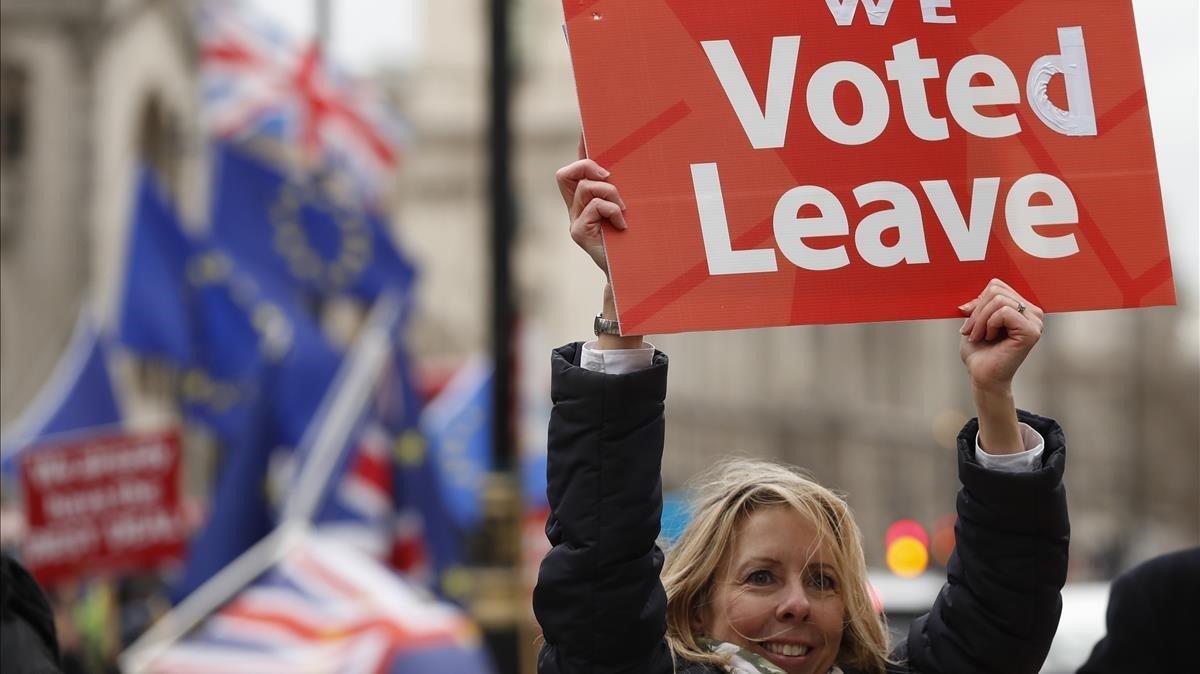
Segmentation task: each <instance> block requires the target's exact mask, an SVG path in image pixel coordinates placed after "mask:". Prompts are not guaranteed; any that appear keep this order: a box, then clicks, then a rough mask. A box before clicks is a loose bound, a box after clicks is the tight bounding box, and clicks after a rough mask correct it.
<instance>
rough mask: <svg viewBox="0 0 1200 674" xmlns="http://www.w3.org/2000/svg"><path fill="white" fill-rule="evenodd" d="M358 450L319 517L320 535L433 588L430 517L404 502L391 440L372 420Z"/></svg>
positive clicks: (384, 430) (357, 447)
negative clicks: (427, 521) (428, 531)
mask: <svg viewBox="0 0 1200 674" xmlns="http://www.w3.org/2000/svg"><path fill="white" fill-rule="evenodd" d="M400 442H403V440H401V441H400ZM355 444H356V446H355V447H354V448H353V449H352V450H351V451H352V452H353V454H352V456H351V458H350V463H349V465H348V466H347V468H346V472H345V474H344V475H343V476H342V477H341V479H340V480H338V481H336V482H335V483H334V487H333V488H334V490H335V491H334V493H333V494H332V496H331V498H330V501H329V503H328V505H327V506H326V508H325V509H324V510H323V511H322V512H321V513H319V516H318V522H317V524H318V526H319V527H320V530H321V531H323V532H326V533H328V534H330V535H332V536H336V537H337V538H338V539H339V540H341V541H342V542H344V543H346V544H348V545H352V546H354V547H356V548H358V549H359V550H361V551H362V552H365V553H366V554H368V555H370V556H371V557H373V558H374V559H377V560H379V561H383V562H387V563H389V564H390V565H391V566H392V568H394V569H396V570H397V571H399V572H401V573H403V574H405V576H407V577H408V578H410V579H411V580H415V581H417V582H420V583H422V584H428V583H430V582H431V581H432V580H433V578H432V577H431V573H432V570H431V569H430V566H429V552H428V550H427V549H426V545H425V537H424V535H423V534H424V531H425V517H424V515H423V513H421V512H420V510H419V509H418V508H417V507H416V504H415V503H406V502H405V500H406V499H403V498H398V495H397V493H396V487H397V485H396V474H395V471H396V464H395V457H394V454H395V450H394V448H393V444H394V443H393V441H392V438H391V436H390V435H389V433H388V432H387V430H386V429H385V428H383V427H382V426H381V425H380V424H379V423H377V422H375V421H373V420H372V421H368V422H367V424H366V425H365V426H364V427H363V429H362V430H361V431H360V432H359V434H358V439H357V440H356V441H355Z"/></svg>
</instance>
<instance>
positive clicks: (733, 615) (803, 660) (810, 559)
mask: <svg viewBox="0 0 1200 674" xmlns="http://www.w3.org/2000/svg"><path fill="white" fill-rule="evenodd" d="M833 560H834V556H833V554H832V551H831V550H830V549H829V546H828V544H827V543H826V542H825V541H822V540H819V537H818V536H817V531H816V528H815V527H814V526H813V525H812V523H811V522H809V521H808V519H806V518H805V517H804V516H803V515H801V514H800V513H799V512H797V511H796V510H795V509H793V508H790V507H786V506H774V507H768V508H762V509H760V510H755V511H753V512H751V513H750V514H749V515H747V516H746V517H745V518H744V519H743V520H742V521H741V522H739V523H738V525H737V528H736V530H735V532H734V535H733V537H732V540H731V546H730V550H728V551H727V552H726V557H725V559H724V560H723V561H722V564H721V568H720V570H719V571H718V572H717V574H716V577H715V578H714V579H713V581H712V583H713V584H712V588H711V594H710V600H711V601H710V602H709V603H708V605H707V606H706V607H704V608H703V609H702V610H701V612H700V615H699V616H697V621H698V624H697V625H696V627H697V628H699V631H701V632H703V633H705V634H708V635H709V636H711V637H712V638H714V639H717V640H720V641H725V642H728V643H731V644H736V645H738V646H740V647H742V648H745V649H748V650H750V651H752V652H755V653H758V654H759V655H762V656H763V657H765V658H766V659H768V660H769V661H771V662H772V663H774V664H775V665H777V666H778V667H780V668H781V669H783V671H785V672H787V674H825V673H826V672H828V671H829V668H830V667H832V666H833V665H834V663H835V661H836V660H837V656H838V652H839V650H840V649H841V643H842V630H843V625H844V623H845V620H846V609H845V605H844V604H843V601H842V596H841V581H842V579H841V578H840V577H839V574H838V571H837V569H836V568H835V567H834V565H833Z"/></svg>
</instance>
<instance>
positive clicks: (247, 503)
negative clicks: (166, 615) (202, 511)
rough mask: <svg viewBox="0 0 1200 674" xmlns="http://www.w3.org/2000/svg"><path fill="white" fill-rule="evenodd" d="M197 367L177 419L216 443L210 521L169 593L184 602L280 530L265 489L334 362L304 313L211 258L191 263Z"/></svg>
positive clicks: (224, 260) (225, 260)
mask: <svg viewBox="0 0 1200 674" xmlns="http://www.w3.org/2000/svg"><path fill="white" fill-rule="evenodd" d="M189 278H190V279H191V281H192V283H193V285H194V287H193V292H194V298H193V300H192V304H193V306H194V307H195V308H196V313H195V315H194V316H193V317H192V318H193V325H194V328H195V332H194V335H193V336H194V342H195V344H196V347H195V355H196V360H195V363H194V364H193V367H192V368H191V369H189V370H188V372H187V374H186V375H185V378H184V386H183V388H184V391H183V393H184V395H183V399H184V410H185V414H186V415H187V416H188V417H189V418H190V419H192V420H194V421H198V422H200V423H203V424H204V425H205V426H207V427H208V428H209V429H210V430H211V431H212V432H213V434H214V435H215V436H216V437H217V438H218V439H219V440H220V442H221V445H222V455H221V462H220V467H219V470H218V475H217V479H216V484H215V488H214V490H213V492H212V497H211V511H210V514H209V517H208V518H207V520H206V523H205V526H204V528H203V529H202V531H201V532H200V534H199V535H198V536H197V538H196V539H195V540H194V541H193V542H192V545H191V546H190V548H189V552H188V560H187V565H186V567H185V571H184V575H183V577H182V579H181V580H180V582H179V583H178V585H177V586H176V588H175V596H176V598H182V597H184V596H186V595H187V594H189V593H190V592H191V591H193V590H194V589H196V588H197V587H199V585H200V584H201V583H203V582H204V581H205V580H207V579H208V578H210V577H211V576H212V575H213V574H215V573H216V572H217V571H219V570H220V569H221V568H222V567H224V566H225V565H226V564H228V563H229V562H231V561H233V560H234V559H236V558H237V557H238V556H239V555H240V554H241V553H242V552H245V551H246V550H247V549H248V548H249V547H250V546H252V545H253V544H254V543H256V542H258V541H259V540H260V539H261V538H262V537H264V536H266V535H267V534H268V533H269V532H270V531H271V529H273V528H274V526H275V524H276V521H277V513H276V508H275V504H274V503H272V500H271V498H270V494H269V490H268V484H267V480H268V477H269V468H270V466H271V464H272V461H273V457H274V455H275V453H276V452H277V451H282V452H288V451H290V450H291V449H292V448H294V447H295V446H296V445H297V444H298V443H299V441H300V438H301V436H302V435H303V433H304V432H305V429H306V428H307V427H308V425H309V423H310V421H311V419H312V418H313V416H314V415H315V413H316V410H317V407H318V406H319V405H320V404H321V401H322V398H323V397H324V395H325V394H326V391H327V390H328V388H329V384H330V382H331V381H332V380H333V377H334V375H335V374H336V372H337V368H338V364H339V362H340V360H341V354H340V353H338V351H337V350H336V349H335V348H334V347H333V346H332V345H331V344H330V343H329V342H328V341H327V340H326V338H325V337H324V335H323V334H322V333H321V332H320V329H319V327H318V326H317V325H316V324H315V322H314V321H313V320H312V319H311V318H309V317H308V316H307V315H306V314H305V313H304V312H302V311H300V310H299V309H298V308H297V307H295V306H292V305H291V304H290V303H289V298H287V297H284V296H281V295H280V294H278V293H274V292H271V290H270V289H269V288H268V287H267V286H265V285H263V284H260V283H258V282H257V281H255V280H254V279H253V278H250V277H249V276H248V275H246V274H244V273H243V272H242V271H241V270H239V269H238V268H237V267H236V265H235V263H234V262H233V260H231V259H230V258H229V257H227V256H225V255H224V254H222V253H220V252H217V251H215V250H209V251H208V252H206V253H205V254H203V255H201V256H199V257H197V258H196V259H195V260H193V262H192V272H191V273H190V274H189Z"/></svg>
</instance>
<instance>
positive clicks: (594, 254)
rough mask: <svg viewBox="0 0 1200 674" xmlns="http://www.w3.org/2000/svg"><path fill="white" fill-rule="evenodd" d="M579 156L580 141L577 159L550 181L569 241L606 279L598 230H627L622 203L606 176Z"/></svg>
mask: <svg viewBox="0 0 1200 674" xmlns="http://www.w3.org/2000/svg"><path fill="white" fill-rule="evenodd" d="M583 154H584V153H583V142H582V140H581V141H580V144H579V156H580V158H579V159H578V160H576V161H573V162H571V163H570V164H567V165H566V166H564V167H562V168H560V169H559V170H558V172H557V173H555V174H554V177H555V179H556V180H557V181H558V191H559V192H560V193H561V194H562V198H563V202H564V203H565V204H566V205H567V212H568V214H569V215H570V218H571V238H572V239H574V240H575V243H576V244H578V245H579V247H580V248H582V249H583V250H584V252H585V253H587V254H588V256H589V257H591V258H592V261H593V262H595V263H596V266H598V267H600V269H601V271H603V272H604V275H605V276H608V258H607V256H606V255H605V253H604V240H603V239H602V238H601V236H600V230H601V227H603V226H604V225H606V224H607V225H609V226H611V227H614V228H616V229H622V230H623V229H625V228H626V227H627V226H628V225H626V224H625V215H624V211H625V202H624V201H623V200H622V199H621V195H620V194H619V193H618V192H617V188H616V186H615V185H613V184H612V183H609V182H605V181H606V180H607V179H608V176H609V172H608V171H607V170H606V169H604V168H603V167H602V166H600V165H599V164H597V163H596V162H594V161H592V160H591V159H587V158H586V157H584V156H583Z"/></svg>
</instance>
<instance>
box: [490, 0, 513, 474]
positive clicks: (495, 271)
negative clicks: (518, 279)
mask: <svg viewBox="0 0 1200 674" xmlns="http://www.w3.org/2000/svg"><path fill="white" fill-rule="evenodd" d="M511 98H512V92H511V69H510V62H509V12H508V3H507V2H506V0H491V95H490V106H491V114H490V124H489V133H488V136H489V142H490V144H491V151H490V153H489V158H490V171H489V192H490V195H491V202H492V203H491V207H492V208H491V211H492V214H491V225H492V228H491V229H492V241H491V244H492V246H491V250H492V277H491V281H492V298H491V299H492V302H491V335H492V362H494V363H495V364H496V376H495V383H494V389H493V397H492V400H493V410H494V412H495V414H494V419H495V425H494V429H493V444H492V447H493V451H494V452H495V456H494V458H495V468H496V470H497V471H508V470H510V469H512V468H513V465H514V460H513V446H514V444H515V443H514V441H513V428H512V414H511V412H512V401H513V376H512V369H513V368H512V363H513V358H512V332H513V322H514V321H513V313H514V312H513V301H512V288H511V285H512V269H511V255H510V251H511V248H512V239H513V227H514V220H515V217H514V207H513V196H512V177H511V159H512V151H511V129H510V121H509V111H510V107H511Z"/></svg>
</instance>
